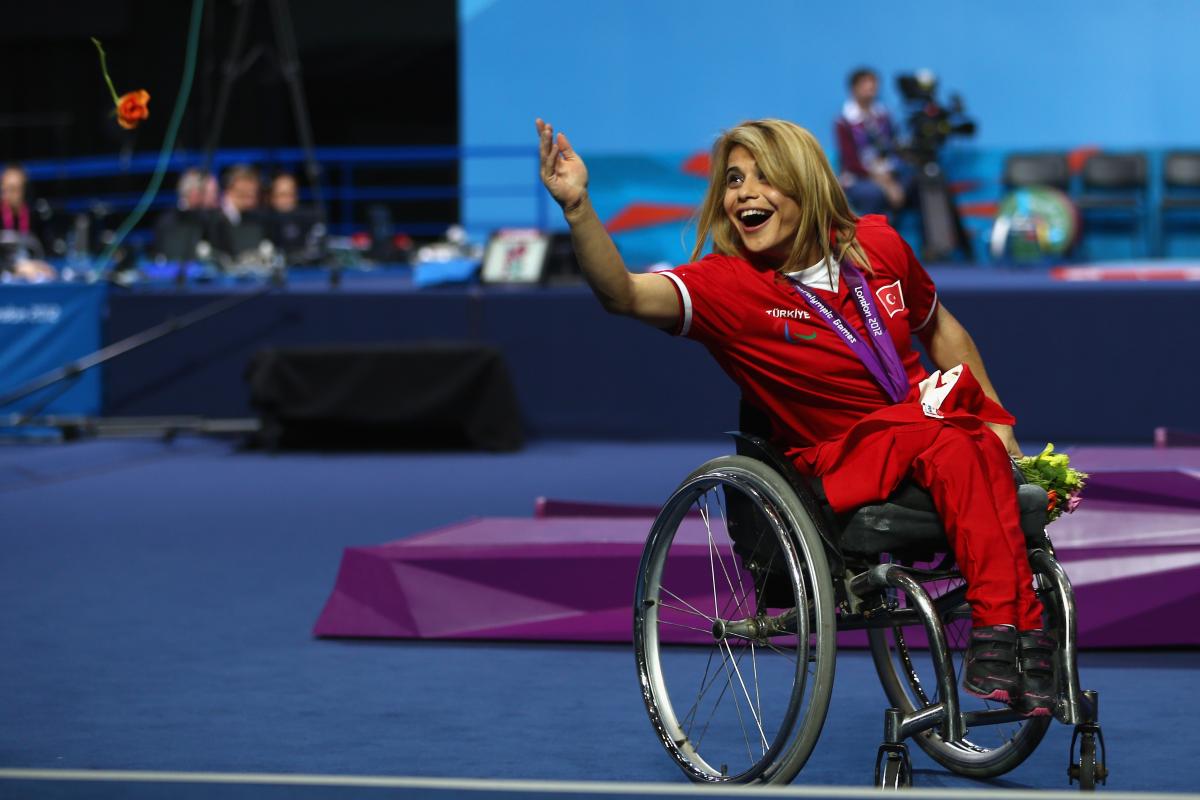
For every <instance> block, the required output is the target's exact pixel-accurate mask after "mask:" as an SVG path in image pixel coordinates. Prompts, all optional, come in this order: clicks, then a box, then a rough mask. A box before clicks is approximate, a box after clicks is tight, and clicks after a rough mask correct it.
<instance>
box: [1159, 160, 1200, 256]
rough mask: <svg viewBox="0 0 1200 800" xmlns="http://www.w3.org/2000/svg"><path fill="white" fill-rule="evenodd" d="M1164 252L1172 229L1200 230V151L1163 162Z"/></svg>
mask: <svg viewBox="0 0 1200 800" xmlns="http://www.w3.org/2000/svg"><path fill="white" fill-rule="evenodd" d="M1159 215H1160V219H1161V220H1162V232H1163V250H1164V251H1165V250H1166V236H1167V232H1168V231H1169V230H1171V229H1179V228H1184V227H1186V228H1193V229H1195V228H1200V150H1174V151H1171V152H1169V153H1167V154H1166V158H1165V159H1164V160H1163V190H1162V201H1161V202H1160V203H1159Z"/></svg>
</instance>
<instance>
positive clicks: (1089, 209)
mask: <svg viewBox="0 0 1200 800" xmlns="http://www.w3.org/2000/svg"><path fill="white" fill-rule="evenodd" d="M1146 176H1147V169H1146V154H1145V153H1097V154H1096V155H1093V156H1091V157H1090V158H1089V159H1088V160H1087V161H1086V162H1084V165H1083V174H1082V190H1081V191H1080V193H1079V194H1078V195H1076V197H1075V198H1074V199H1075V206H1076V207H1077V208H1078V209H1079V213H1080V216H1081V218H1082V222H1083V224H1084V230H1085V233H1086V231H1087V229H1088V228H1089V227H1091V228H1092V229H1093V230H1096V229H1105V228H1111V227H1114V226H1115V227H1119V228H1121V229H1128V230H1130V231H1131V232H1132V234H1133V236H1134V237H1135V238H1134V240H1135V242H1141V247H1140V248H1139V247H1137V246H1136V245H1135V247H1134V253H1133V254H1134V255H1136V254H1138V251H1139V250H1140V252H1141V253H1142V254H1144V255H1149V253H1150V246H1149V242H1148V238H1149V227H1150V226H1149V224H1148V222H1149V214H1148V203H1147V202H1146V198H1147V189H1148V185H1147V179H1146Z"/></svg>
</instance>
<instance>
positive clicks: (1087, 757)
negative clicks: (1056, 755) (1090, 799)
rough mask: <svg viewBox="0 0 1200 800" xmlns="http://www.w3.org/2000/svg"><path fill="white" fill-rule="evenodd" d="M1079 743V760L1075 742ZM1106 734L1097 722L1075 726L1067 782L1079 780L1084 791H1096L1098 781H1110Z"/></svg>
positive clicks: (1080, 787)
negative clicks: (1105, 747) (1105, 750)
mask: <svg viewBox="0 0 1200 800" xmlns="http://www.w3.org/2000/svg"><path fill="white" fill-rule="evenodd" d="M1076 742H1078V743H1079V760H1078V761H1076V760H1075V743H1076ZM1105 760H1106V759H1105V752H1104V734H1103V733H1102V732H1101V730H1100V725H1099V724H1098V723H1095V722H1085V723H1083V724H1081V725H1076V726H1075V733H1074V734H1072V736H1071V762H1070V764H1069V765H1068V766H1067V782H1068V783H1075V781H1079V789H1080V790H1081V791H1084V792H1094V791H1095V790H1096V784H1097V783H1101V784H1103V783H1106V782H1107V781H1108V767H1107V765H1106V764H1105Z"/></svg>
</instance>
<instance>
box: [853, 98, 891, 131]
mask: <svg viewBox="0 0 1200 800" xmlns="http://www.w3.org/2000/svg"><path fill="white" fill-rule="evenodd" d="M886 113H887V108H886V107H885V106H884V105H883V103H880V102H879V101H876V102H874V103H872V104H871V110H870V111H863V107H862V106H860V105H859V104H858V101H857V100H855V99H854V98H853V97H851V98H850V99H848V100H847V101H846V102H845V103H844V104H843V105H842V116H843V117H845V119H846V122H849V123H850V124H851V125H858V124H859V123H861V122H866V121H867V119H868V118H870V119H876V118H878V117H882V116H883V115H884V114H886Z"/></svg>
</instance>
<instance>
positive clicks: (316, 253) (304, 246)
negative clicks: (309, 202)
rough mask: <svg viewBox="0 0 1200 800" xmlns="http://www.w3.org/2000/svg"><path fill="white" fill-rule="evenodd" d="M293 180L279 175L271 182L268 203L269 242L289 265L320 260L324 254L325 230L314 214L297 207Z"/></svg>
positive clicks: (283, 173)
mask: <svg viewBox="0 0 1200 800" xmlns="http://www.w3.org/2000/svg"><path fill="white" fill-rule="evenodd" d="M299 201H300V191H299V188H298V187H297V184H296V177H295V176H294V175H292V174H290V173H287V172H281V173H279V174H278V175H276V176H275V177H274V178H273V179H272V180H271V188H270V190H269V191H268V193H267V202H268V204H269V205H270V207H271V225H270V236H271V241H272V242H274V243H275V248H276V249H277V250H279V251H280V252H282V253H283V254H284V258H285V259H286V260H287V262H288V263H289V264H307V263H312V262H314V261H319V260H320V258H321V256H322V255H323V248H324V237H325V227H324V226H323V225H321V224H320V220H319V219H318V217H317V214H316V213H315V212H313V211H312V210H311V209H305V208H302V207H301V206H300V202H299Z"/></svg>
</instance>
